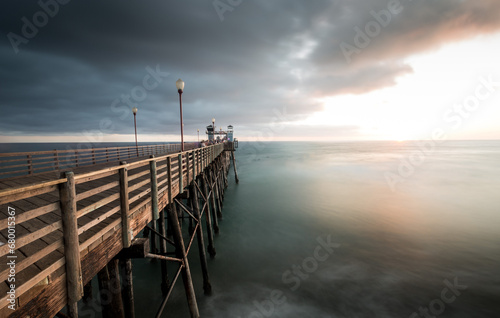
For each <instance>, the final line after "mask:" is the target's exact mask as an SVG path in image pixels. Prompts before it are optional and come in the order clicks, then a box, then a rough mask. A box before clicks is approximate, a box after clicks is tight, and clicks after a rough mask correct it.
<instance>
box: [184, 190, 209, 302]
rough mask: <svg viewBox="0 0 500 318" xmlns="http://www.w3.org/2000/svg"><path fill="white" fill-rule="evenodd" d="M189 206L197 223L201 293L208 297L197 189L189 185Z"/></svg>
mask: <svg viewBox="0 0 500 318" xmlns="http://www.w3.org/2000/svg"><path fill="white" fill-rule="evenodd" d="M189 188H190V192H191V206H192V207H193V216H194V217H195V218H196V220H197V221H198V227H197V228H196V238H197V240H198V251H199V255H200V263H201V271H202V274H203V291H204V292H205V295H210V294H211V293H212V286H211V284H210V278H209V276H208V266H207V255H206V253H205V242H204V238H203V228H202V226H201V216H200V207H199V202H198V189H197V188H196V186H195V185H194V183H193V185H191V186H190V187H189Z"/></svg>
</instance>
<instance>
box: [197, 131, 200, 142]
mask: <svg viewBox="0 0 500 318" xmlns="http://www.w3.org/2000/svg"><path fill="white" fill-rule="evenodd" d="M196 131H197V132H198V142H200V130H199V129H196Z"/></svg>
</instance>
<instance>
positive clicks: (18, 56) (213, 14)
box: [0, 0, 500, 135]
mask: <svg viewBox="0 0 500 318" xmlns="http://www.w3.org/2000/svg"><path fill="white" fill-rule="evenodd" d="M392 1H394V0H392ZM41 2H42V3H46V4H49V3H57V2H55V0H47V1H44V0H42V1H41ZM61 2H63V1H61ZM65 2H67V4H64V5H63V4H60V5H58V7H59V8H58V12H57V13H55V14H53V17H49V18H48V21H47V23H46V25H44V26H42V27H39V28H38V31H37V34H36V35H35V36H33V37H32V38H26V41H25V42H24V43H18V45H17V46H18V50H19V52H18V53H15V50H14V48H13V46H12V45H11V41H12V39H13V35H12V34H16V35H18V36H23V32H22V30H23V26H24V25H25V21H26V20H24V19H23V18H24V17H25V18H26V19H27V20H28V21H33V18H34V17H35V16H36V15H37V14H38V12H43V11H42V8H41V7H40V5H39V4H38V3H37V2H35V1H31V2H28V1H22V2H20V1H11V0H9V1H2V4H1V5H0V6H1V9H2V10H1V11H0V12H1V13H0V36H1V40H0V103H1V105H2V113H3V116H2V117H1V118H0V135H1V134H3V135H16V134H17V135H22V134H39V135H50V134H63V133H73V134H77V133H81V132H83V131H92V130H99V129H100V130H103V132H104V133H116V134H123V133H130V132H131V131H130V124H131V120H132V115H131V113H130V108H131V107H132V106H131V105H134V104H138V105H139V106H138V107H139V113H138V122H139V124H140V125H139V131H140V132H141V133H150V134H155V133H159V132H162V133H177V130H178V127H177V126H178V116H179V114H178V111H179V110H178V104H177V103H178V99H177V98H178V96H177V93H176V91H175V86H174V84H175V81H176V80H177V78H179V77H181V78H182V79H183V80H184V81H185V82H186V88H185V94H184V95H183V98H184V106H185V107H184V118H185V126H186V131H188V132H191V131H193V132H194V131H195V130H196V129H197V128H200V129H203V127H204V126H205V125H208V124H209V123H210V119H211V118H212V117H216V120H217V123H219V124H222V125H227V124H233V125H235V126H237V125H241V126H247V127H252V125H254V127H260V126H258V125H265V124H267V123H269V122H272V121H273V120H274V118H275V117H276V115H275V113H276V112H277V111H278V112H283V111H284V110H285V111H286V114H287V117H286V120H287V121H293V120H295V119H298V118H304V117H305V116H307V115H308V114H311V113H312V112H314V111H318V110H321V104H319V103H318V102H316V101H314V99H312V98H311V97H326V96H332V95H335V94H361V93H365V92H368V91H371V90H376V89H378V88H381V87H386V86H391V85H394V83H395V79H396V78H397V77H398V76H401V75H404V74H407V73H411V72H412V70H411V68H410V67H409V66H408V65H405V64H404V62H403V60H404V59H405V58H406V57H408V56H410V55H412V54H414V53H417V52H422V51H425V50H429V49H433V48H436V47H439V46H440V45H442V44H443V43H446V42H449V41H455V40H460V39H464V38H467V37H471V36H473V35H475V34H478V33H488V32H493V31H495V30H498V28H499V24H500V19H499V10H500V3H499V2H498V1H493V0H476V1H472V0H464V1H459V0H442V1H430V0H419V1H412V2H410V1H401V7H402V8H403V9H402V10H401V12H400V13H398V14H394V15H392V16H391V21H390V23H388V25H387V26H385V27H383V28H381V30H380V32H379V34H377V36H376V37H373V38H372V39H370V43H369V45H368V46H367V47H365V48H363V49H362V50H360V52H357V53H355V54H352V56H351V58H352V61H351V63H347V61H346V58H345V54H343V52H342V50H341V48H340V44H341V43H342V42H345V43H349V44H350V45H355V43H354V37H355V34H356V32H355V31H354V28H355V27H359V28H360V29H363V28H365V26H366V24H367V23H369V22H370V21H372V20H374V17H373V14H372V13H370V11H371V10H373V11H375V12H380V10H386V9H387V7H388V3H389V2H390V1H384V0H376V1H361V0H349V1H347V0H344V1H341V0H339V1H335V0H332V1H327V0H323V1H320V0H317V1H307V2H306V1H298V0H295V1H294V0H292V1H284V0H281V1H273V2H269V1H243V2H242V3H241V4H240V5H238V6H236V7H235V8H234V9H233V11H226V12H224V20H223V21H222V22H221V20H220V19H219V15H218V14H217V11H216V10H215V8H214V6H213V2H212V1H209V0H204V1H201V0H200V1H175V2H173V1H76V0H73V1H65ZM223 2H224V1H223ZM49 8H52V9H50V10H53V9H54V8H55V7H54V6H52V7H50V6H49ZM38 17H40V15H39V16H38ZM17 39H19V38H17ZM151 70H159V72H160V74H163V75H158V72H156V75H157V76H156V77H158V76H159V79H160V80H159V81H158V80H157V81H156V83H157V86H155V87H154V88H151V87H152V86H151V85H152V83H153V82H154V76H153V75H152V71H151ZM166 73H168V75H166ZM146 76H149V79H148V80H146V83H147V84H146V86H148V85H150V88H151V89H146V88H145V87H144V85H145V84H144V83H145V77H146ZM152 78H153V79H152ZM153 86H154V85H153ZM141 92H146V95H145V96H143V95H138V94H139V93H141ZM134 94H135V96H136V97H140V98H139V99H134V98H133V96H134ZM127 96H128V97H127ZM127 98H128V100H129V102H127ZM127 112H128V114H127ZM283 120H284V119H283ZM103 128H105V129H103ZM193 134H194V133H193Z"/></svg>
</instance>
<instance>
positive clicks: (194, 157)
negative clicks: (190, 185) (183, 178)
mask: <svg viewBox="0 0 500 318" xmlns="http://www.w3.org/2000/svg"><path fill="white" fill-rule="evenodd" d="M196 152H197V151H196V150H195V151H193V181H195V180H196Z"/></svg>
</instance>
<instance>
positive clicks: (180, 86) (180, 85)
mask: <svg viewBox="0 0 500 318" xmlns="http://www.w3.org/2000/svg"><path fill="white" fill-rule="evenodd" d="M175 86H176V87H177V92H178V93H179V105H180V110H181V151H182V152H183V151H184V125H183V124H182V92H183V91H184V82H183V81H182V80H181V79H180V78H179V79H178V80H177V82H175Z"/></svg>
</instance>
